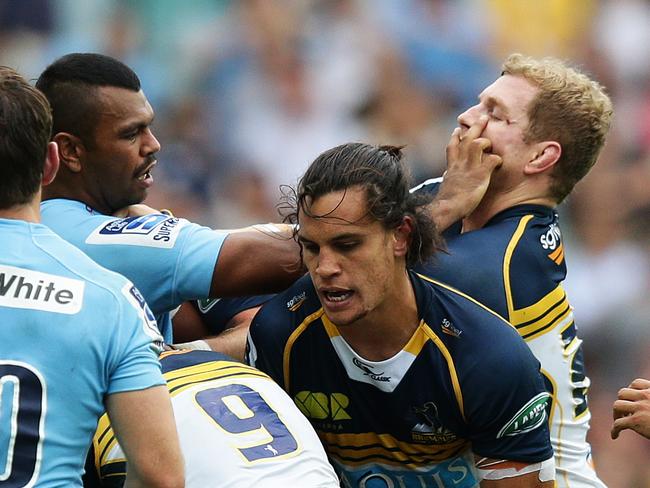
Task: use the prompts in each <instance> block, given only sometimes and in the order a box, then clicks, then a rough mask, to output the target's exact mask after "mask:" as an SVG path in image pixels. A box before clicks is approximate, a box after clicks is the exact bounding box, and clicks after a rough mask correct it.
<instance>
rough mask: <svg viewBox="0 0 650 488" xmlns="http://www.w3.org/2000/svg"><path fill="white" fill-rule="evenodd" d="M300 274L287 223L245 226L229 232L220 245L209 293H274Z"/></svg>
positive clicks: (293, 243) (291, 232)
mask: <svg viewBox="0 0 650 488" xmlns="http://www.w3.org/2000/svg"><path fill="white" fill-rule="evenodd" d="M303 274H304V270H303V267H302V263H301V259H300V247H299V245H298V243H297V242H296V241H295V240H294V239H293V231H292V228H291V226H288V225H272V226H269V225H266V226H254V227H247V228H245V229H241V230H238V231H234V232H231V233H230V234H229V235H228V237H227V238H226V241H225V242H224V244H223V247H222V248H221V253H220V255H219V261H218V262H217V266H216V267H215V270H214V274H213V278H212V288H211V290H210V296H212V297H223V296H245V295H261V294H266V293H274V292H277V291H281V290H283V289H285V288H287V287H288V286H289V285H290V284H292V283H293V282H294V281H295V280H296V279H297V278H299V277H300V276H302V275H303Z"/></svg>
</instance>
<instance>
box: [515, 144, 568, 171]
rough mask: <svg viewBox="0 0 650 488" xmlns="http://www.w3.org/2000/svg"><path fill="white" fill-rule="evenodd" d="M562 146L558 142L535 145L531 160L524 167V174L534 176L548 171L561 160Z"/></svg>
mask: <svg viewBox="0 0 650 488" xmlns="http://www.w3.org/2000/svg"><path fill="white" fill-rule="evenodd" d="M561 155H562V146H560V143H559V142H556V141H544V142H538V143H537V144H535V147H534V151H533V153H532V155H531V158H530V160H529V161H528V163H526V166H524V173H525V174H527V175H532V174H536V173H543V172H544V171H547V170H549V169H551V168H553V166H555V163H557V162H558V161H559V160H560V156H561Z"/></svg>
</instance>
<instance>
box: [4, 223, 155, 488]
mask: <svg viewBox="0 0 650 488" xmlns="http://www.w3.org/2000/svg"><path fill="white" fill-rule="evenodd" d="M0 233H2V234H3V235H5V236H9V235H10V236H11V237H10V238H9V237H6V238H4V239H2V240H1V241H0V324H2V325H1V327H0V471H3V472H4V477H0V485H1V486H16V487H18V486H48V487H49V486H65V487H70V486H80V480H81V473H82V472H83V461H84V456H85V453H86V451H87V449H88V445H89V444H90V441H91V438H92V433H93V431H94V428H95V426H96V422H97V419H98V417H99V416H100V415H101V413H102V411H103V408H104V407H103V400H104V396H105V395H106V394H107V393H111V392H112V391H111V389H112V388H113V387H115V385H116V384H117V383H115V382H114V381H113V380H114V379H113V377H112V376H113V374H114V373H115V371H116V370H117V367H118V365H120V364H121V362H122V360H123V357H124V356H125V355H126V354H127V353H128V352H129V350H132V348H137V347H144V348H145V349H146V348H149V345H150V344H151V337H150V336H148V335H146V334H144V333H143V331H142V330H141V327H140V328H136V327H131V328H129V327H123V326H116V325H117V324H118V320H120V321H121V320H122V319H124V322H120V323H126V318H125V317H128V314H127V313H125V309H124V307H123V306H122V305H121V303H122V302H124V300H121V301H120V300H118V298H117V295H118V294H120V293H123V294H125V295H126V294H129V293H131V289H132V288H133V286H132V285H131V284H130V283H129V282H128V281H127V280H125V279H124V278H123V277H121V276H119V275H117V274H115V273H111V272H109V271H107V270H105V269H103V268H100V267H99V266H97V265H96V264H95V263H94V262H92V261H91V260H90V259H89V258H88V257H87V256H85V255H84V254H83V253H81V251H79V250H78V249H76V248H74V247H73V246H71V245H70V244H68V243H66V242H64V241H63V240H62V239H60V238H59V237H58V236H56V235H55V234H54V233H52V232H51V231H50V230H49V229H48V228H46V227H45V226H42V225H39V224H28V223H26V222H22V221H17V220H2V219H0ZM131 312H132V313H133V316H134V317H135V316H138V313H139V312H136V311H135V310H132V311H131ZM143 313H144V312H143ZM134 323H135V319H134V320H133V321H131V322H129V324H128V325H129V326H131V325H133V324H134ZM151 333H152V334H154V332H153V331H152V332H151ZM145 338H146V339H147V340H148V344H145V341H144V340H143V339H145ZM130 343H132V344H130ZM124 344H128V346H124V347H123V345H124ZM139 371H140V370H137V371H136V372H139ZM158 374H159V373H158ZM119 381H120V380H118V382H119ZM121 381H122V383H120V384H121V386H125V385H127V386H126V388H125V389H129V388H130V386H134V383H131V381H132V380H126V379H122V380H121ZM34 483H35V485H34Z"/></svg>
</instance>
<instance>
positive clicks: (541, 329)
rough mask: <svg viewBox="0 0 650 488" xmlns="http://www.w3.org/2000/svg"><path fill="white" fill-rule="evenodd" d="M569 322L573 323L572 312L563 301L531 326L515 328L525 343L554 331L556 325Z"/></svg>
mask: <svg viewBox="0 0 650 488" xmlns="http://www.w3.org/2000/svg"><path fill="white" fill-rule="evenodd" d="M571 322H573V311H572V309H571V306H570V305H569V302H568V301H566V300H564V301H563V302H561V303H559V304H558V305H557V306H555V307H553V308H552V309H550V310H549V311H548V313H547V314H545V315H544V316H543V317H542V318H541V319H540V320H538V321H535V322H533V323H532V324H528V325H523V324H521V325H518V326H516V327H517V330H518V331H519V334H520V335H521V337H522V338H523V339H524V340H526V341H530V340H532V339H534V338H536V337H539V336H540V335H542V334H545V333H547V332H548V331H550V330H553V329H555V327H556V326H558V325H560V326H563V325H564V324H567V323H571Z"/></svg>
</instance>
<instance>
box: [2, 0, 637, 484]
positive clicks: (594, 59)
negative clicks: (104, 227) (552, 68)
mask: <svg viewBox="0 0 650 488" xmlns="http://www.w3.org/2000/svg"><path fill="white" fill-rule="evenodd" d="M71 51H81V52H85V51H96V52H103V53H106V54H110V55H112V56H115V57H117V58H119V59H121V60H123V61H125V62H126V63H127V64H129V65H130V66H131V67H133V68H134V69H135V70H136V72H137V73H138V74H139V75H140V78H141V80H142V83H143V88H144V90H145V93H146V94H147V96H148V97H149V99H150V101H151V103H152V105H153V107H154V109H155V110H156V121H155V123H154V130H155V133H156V135H157V137H158V139H159V140H160V141H161V144H162V146H163V149H162V151H161V152H160V154H159V162H160V163H161V164H159V166H158V167H157V169H156V171H155V173H154V177H155V180H156V185H155V190H154V191H153V192H152V194H151V197H150V199H149V200H148V203H149V204H151V205H152V206H159V207H167V208H172V209H173V210H174V212H175V213H176V214H178V215H181V216H185V217H187V218H190V219H193V220H195V221H198V222H201V223H204V224H206V225H210V226H213V227H222V228H224V227H233V226H243V225H246V224H249V223H254V222H260V221H263V222H266V221H273V220H276V219H277V214H276V210H275V202H276V201H277V198H278V196H279V189H278V188H279V185H281V184H291V183H295V178H296V177H297V176H298V175H299V174H300V173H301V171H302V170H303V169H304V168H305V167H306V165H307V164H308V163H309V162H310V161H311V160H313V158H314V157H315V156H316V155H317V154H319V153H320V152H321V151H322V150H324V149H326V148H328V147H331V146H333V145H336V144H339V143H342V142H346V141H352V140H364V141H369V142H373V143H393V144H406V145H407V149H406V152H407V155H408V158H409V162H410V164H411V169H412V172H413V174H414V177H415V178H416V180H417V179H421V178H424V177H428V176H437V175H439V174H441V172H442V171H443V169H444V147H445V144H446V142H447V140H448V138H449V134H450V133H451V130H452V129H453V127H454V126H455V124H456V121H455V117H456V115H457V114H458V113H460V112H461V111H462V110H464V108H466V107H467V106H469V105H470V104H472V103H473V102H474V100H475V99H476V95H477V94H478V93H479V92H480V90H481V89H482V88H483V87H484V86H486V85H487V84H488V83H490V82H491V81H492V80H493V79H494V78H495V77H496V76H498V74H499V67H500V63H501V62H502V61H503V59H504V57H505V56H506V55H507V54H508V53H510V52H513V51H518V52H523V53H525V54H530V55H535V56H543V55H554V56H558V57H561V58H565V59H570V60H571V61H573V62H574V63H575V64H577V65H578V66H580V67H581V68H582V69H584V70H586V71H588V72H589V73H591V74H592V75H593V76H594V77H595V78H596V79H598V80H599V81H601V83H603V84H604V85H605V86H606V87H607V88H608V91H609V93H610V95H611V96H612V99H613V101H614V104H615V110H616V114H615V122H614V126H613V128H612V131H611V133H610V135H609V141H608V144H607V146H606V148H605V150H604V152H603V154H602V156H601V158H600V161H599V162H598V164H597V166H596V167H595V169H594V170H593V171H592V172H591V173H590V174H589V175H588V176H587V178H586V179H585V180H584V181H583V182H581V183H580V184H579V185H578V187H577V189H576V190H575V192H574V193H573V194H572V196H571V197H570V198H569V199H568V200H567V202H565V203H564V204H563V205H562V207H561V209H560V213H561V220H562V223H563V230H564V238H565V241H566V256H567V260H568V267H569V277H568V279H567V282H566V288H567V292H568V294H569V298H570V300H571V301H572V303H573V305H574V307H575V309H576V310H575V317H576V323H577V325H578V328H579V330H580V334H581V335H582V337H583V339H584V340H585V353H586V362H587V371H588V374H589V376H590V377H591V379H592V387H591V390H590V395H589V400H590V405H591V410H592V415H593V418H592V431H591V434H590V441H591V443H592V446H593V450H594V457H595V461H596V465H597V468H598V471H599V474H600V475H601V477H602V479H603V480H604V481H605V482H606V483H607V484H608V485H609V486H612V487H622V488H631V487H648V486H650V465H649V464H648V463H647V459H648V457H649V455H650V441H646V440H645V439H642V438H640V437H639V436H636V435H635V434H633V433H630V432H626V433H624V434H622V436H621V438H620V439H618V440H617V441H612V440H610V438H609V429H610V426H611V404H612V402H613V401H614V399H615V397H616V391H617V390H618V388H620V387H622V386H624V385H627V384H628V383H629V382H630V381H631V380H632V379H633V378H635V377H639V376H640V377H645V378H650V359H649V358H650V354H648V352H649V351H650V340H649V339H650V328H649V327H648V323H649V321H650V293H649V291H650V61H649V60H650V2H649V1H647V0H609V1H605V0H600V1H597V0H571V1H570V0H541V1H539V0H446V1H444V0H358V1H355V0H233V1H228V0H191V1H182V0H131V1H128V0H0V64H6V65H9V66H12V67H15V68H17V69H18V70H19V71H20V72H21V73H22V74H23V75H25V76H27V77H29V78H32V79H33V78H35V77H37V76H38V74H39V73H40V72H41V70H42V69H43V68H44V67H45V66H46V65H47V64H48V63H49V62H51V61H52V60H54V59H55V58H56V57H58V56H60V55H62V54H65V53H67V52H71Z"/></svg>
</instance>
